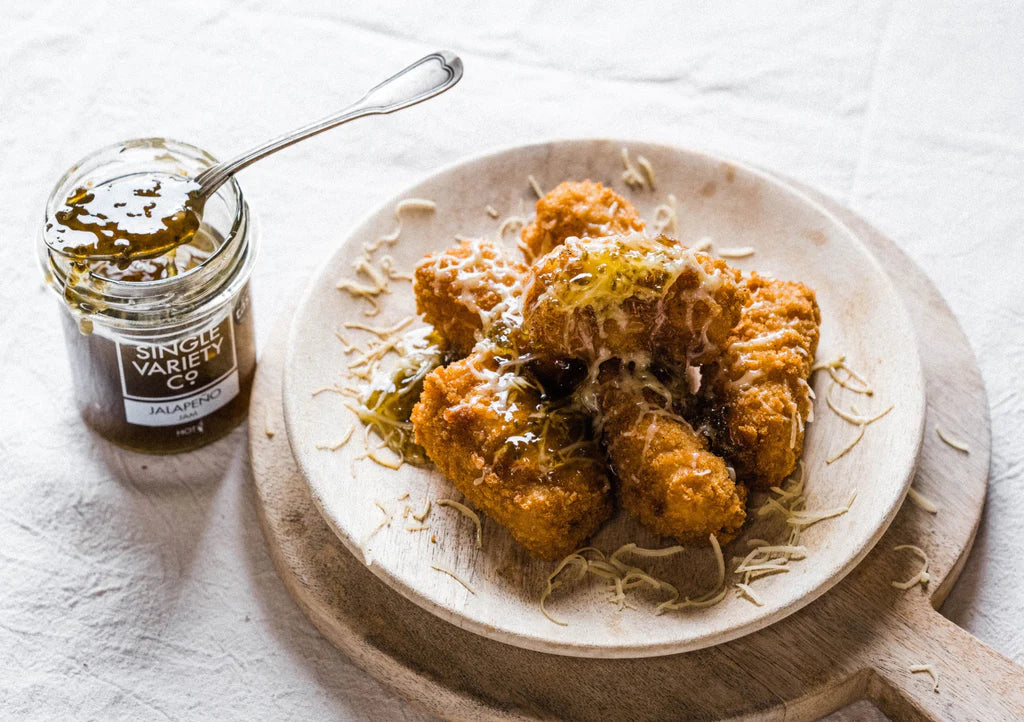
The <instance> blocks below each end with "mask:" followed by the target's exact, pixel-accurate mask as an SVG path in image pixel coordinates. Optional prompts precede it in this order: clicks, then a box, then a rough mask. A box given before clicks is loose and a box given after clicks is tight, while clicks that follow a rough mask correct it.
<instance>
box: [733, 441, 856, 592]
mask: <svg viewBox="0 0 1024 722" xmlns="http://www.w3.org/2000/svg"><path fill="white" fill-rule="evenodd" d="M805 491H806V469H805V466H804V462H803V461H802V460H801V461H800V463H799V466H798V468H797V472H796V474H795V475H794V476H792V477H790V478H789V479H787V480H786V482H785V483H784V484H783V485H782V486H775V487H772V488H771V489H770V494H772V496H769V497H768V498H767V499H766V500H765V502H764V503H763V504H762V505H761V506H760V507H758V508H757V510H756V511H755V513H756V514H757V516H759V517H763V516H766V515H768V514H779V515H781V516H782V517H783V519H784V521H785V522H786V526H787V527H788V528H789V536H788V538H787V539H786V541H785V543H781V544H771V543H769V542H768V541H766V540H764V539H750V540H748V542H747V543H748V544H749V545H750V546H751V547H752V550H751V551H750V553H748V554H747V555H746V556H745V557H744V558H743V559H742V560H740V563H739V564H738V565H737V566H736V568H735V569H734V570H733V573H735V574H740V575H742V581H740V582H737V583H736V584H735V585H734V586H735V587H736V589H737V591H738V592H739V593H740V596H742V597H746V598H747V599H749V600H750V601H751V602H752V603H753V604H758V601H760V599H759V598H756V597H754V596H751V593H753V588H752V587H751V582H752V581H754V580H756V579H760V578H761V577H764V576H769V575H772V574H785V573H787V572H788V571H789V569H790V567H789V563H790V562H791V561H799V560H803V559H806V558H807V556H808V550H807V547H805V546H803V545H802V544H800V538H801V535H802V534H803V531H804V530H805V529H807V528H809V527H811V526H813V525H814V524H817V523H818V522H821V521H824V520H826V519H832V518H835V517H837V516H841V515H842V514H845V513H847V512H848V511H849V510H850V507H851V506H852V505H853V502H854V500H855V499H856V491H854V493H853V494H852V495H851V497H850V501H849V502H848V503H847V504H846V506H843V507H837V508H834V509H825V510H808V509H807V508H806V506H807V498H806V495H805ZM758 606H760V605H758Z"/></svg>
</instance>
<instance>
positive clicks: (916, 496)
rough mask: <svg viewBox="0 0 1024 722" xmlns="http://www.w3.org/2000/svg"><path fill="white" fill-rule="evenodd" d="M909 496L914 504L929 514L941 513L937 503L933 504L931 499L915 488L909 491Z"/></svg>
mask: <svg viewBox="0 0 1024 722" xmlns="http://www.w3.org/2000/svg"><path fill="white" fill-rule="evenodd" d="M907 496H908V497H909V498H910V500H911V501H912V502H914V504H916V505H917V506H919V507H920V508H922V509H924V510H925V511H926V512H928V513H929V514H938V513H939V507H938V506H937V505H936V504H935V502H933V501H932V500H931V499H929V498H928V497H926V496H925V495H924V494H922V493H921V492H919V491H918V490H917V489H915V488H914V487H910V488H909V489H907Z"/></svg>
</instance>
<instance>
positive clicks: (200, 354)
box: [117, 313, 239, 426]
mask: <svg viewBox="0 0 1024 722" xmlns="http://www.w3.org/2000/svg"><path fill="white" fill-rule="evenodd" d="M234 332H235V327H234V321H233V319H232V314H231V313H228V314H227V315H226V316H225V317H224V318H223V320H221V321H220V323H218V324H217V325H215V326H213V327H211V328H207V329H205V330H204V331H202V332H200V333H196V334H194V335H191V336H186V337H184V338H180V339H178V340H176V341H174V342H172V343H168V344H161V345H133V344H122V343H118V344H117V362H118V367H119V370H120V373H121V391H122V393H123V394H124V413H125V420H126V421H128V423H130V424H138V425H139V426H178V425H180V424H187V423H189V422H192V421H197V420H198V419H201V418H203V417H204V416H208V415H209V414H212V413H213V412H214V411H216V410H217V409H219V408H221V407H222V406H224V405H225V404H227V403H228V402H229V401H231V400H232V399H233V398H235V397H236V396H237V395H238V391H239V382H238V361H237V358H236V354H235V333H234Z"/></svg>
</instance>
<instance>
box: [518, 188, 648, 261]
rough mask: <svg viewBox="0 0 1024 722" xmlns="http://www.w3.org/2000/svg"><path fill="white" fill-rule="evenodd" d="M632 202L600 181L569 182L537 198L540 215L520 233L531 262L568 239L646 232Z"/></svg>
mask: <svg viewBox="0 0 1024 722" xmlns="http://www.w3.org/2000/svg"><path fill="white" fill-rule="evenodd" d="M643 230H644V222H643V221H642V220H641V219H640V214H639V213H637V211H636V208H634V207H633V204H632V203H630V202H629V201H627V200H626V199H625V198H623V197H622V196H620V195H619V194H618V193H616V192H615V191H613V190H612V189H611V188H605V187H604V186H603V185H601V184H600V183H592V182H590V181H589V180H585V181H566V182H565V183H561V184H559V185H558V186H556V187H555V188H554V189H553V190H551V191H549V192H548V193H547V194H546V195H545V196H544V197H543V198H541V199H540V200H538V201H537V215H536V216H535V217H534V219H533V221H531V222H530V223H529V224H527V225H526V226H524V227H523V230H522V233H521V234H520V237H521V240H522V248H523V252H524V253H525V254H526V256H527V259H528V260H529V261H530V262H531V263H532V262H533V261H534V260H535V259H538V258H540V257H541V256H543V255H544V254H545V253H547V252H548V251H550V250H551V249H553V248H556V247H558V246H560V245H562V243H564V242H565V240H566V239H567V238H571V237H574V236H575V237H576V238H588V237H591V238H594V237H598V236H612V235H621V234H624V233H632V232H635V231H643Z"/></svg>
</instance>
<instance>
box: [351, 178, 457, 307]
mask: <svg viewBox="0 0 1024 722" xmlns="http://www.w3.org/2000/svg"><path fill="white" fill-rule="evenodd" d="M436 208H437V204H436V203H434V202H433V201H430V200H426V199H424V198H406V199H405V200H402V201H399V202H398V203H397V204H396V205H395V211H394V215H395V221H396V222H397V225H396V227H395V229H394V230H393V231H392V232H391V233H388V234H385V235H383V236H380V237H379V238H377V239H376V240H375V241H372V242H365V243H363V245H362V253H360V254H359V256H357V257H356V259H355V260H354V261H353V262H352V268H353V270H354V271H355V275H356V277H355V278H342V279H339V280H338V282H337V283H336V284H335V286H336V288H337V289H338V290H339V291H345V292H347V293H348V294H349V295H351V296H355V297H356V298H361V299H363V300H364V301H366V302H367V303H369V306H370V307H369V308H368V309H365V310H364V311H363V313H364V315H366V316H376V315H377V314H378V313H379V312H380V305H379V303H378V301H377V297H378V296H380V295H381V294H382V293H390V292H391V288H390V281H393V280H403V281H404V280H412V276H410V275H409V274H404V273H398V272H397V271H395V270H394V267H393V266H394V259H393V258H391V256H389V255H384V256H382V257H380V258H379V259H378V258H375V254H376V252H377V251H378V250H379V249H380V248H381V246H385V245H386V246H393V245H394V244H395V243H397V242H398V239H399V237H400V236H401V233H402V214H403V213H406V212H408V211H428V212H431V213H433V212H434V211H435V210H436ZM360 276H362V277H365V279H366V281H362V280H357V279H359V277H360Z"/></svg>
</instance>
